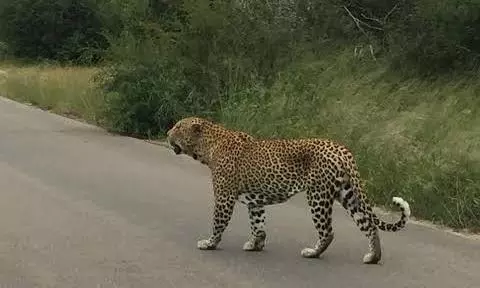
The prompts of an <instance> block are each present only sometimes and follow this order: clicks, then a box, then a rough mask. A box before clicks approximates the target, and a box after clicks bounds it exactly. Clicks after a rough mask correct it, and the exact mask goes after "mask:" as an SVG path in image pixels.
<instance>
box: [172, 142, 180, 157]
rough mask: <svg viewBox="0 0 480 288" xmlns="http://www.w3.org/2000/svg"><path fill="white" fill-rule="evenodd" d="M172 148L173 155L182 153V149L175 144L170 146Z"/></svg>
mask: <svg viewBox="0 0 480 288" xmlns="http://www.w3.org/2000/svg"><path fill="white" fill-rule="evenodd" d="M172 148H173V152H174V153H175V154H177V155H178V154H180V153H182V148H180V146H178V145H177V144H172Z"/></svg>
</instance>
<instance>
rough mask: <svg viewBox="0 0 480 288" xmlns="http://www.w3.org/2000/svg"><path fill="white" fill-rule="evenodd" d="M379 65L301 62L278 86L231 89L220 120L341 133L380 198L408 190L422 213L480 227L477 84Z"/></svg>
mask: <svg viewBox="0 0 480 288" xmlns="http://www.w3.org/2000/svg"><path fill="white" fill-rule="evenodd" d="M382 65H383V64H382V63H379V64H373V63H368V62H367V61H361V60H354V59H352V57H349V55H347V54H337V55H335V56H330V57H327V56H323V57H322V60H314V61H308V62H307V61H305V62H304V63H298V64H296V65H295V66H294V67H291V69H289V71H285V73H283V74H282V75H280V77H279V79H278V80H277V81H276V83H275V84H274V85H273V87H272V88H269V89H265V88H263V87H262V86H259V87H256V88H253V89H251V90H243V91H237V92H236V93H231V94H230V95H231V97H230V98H229V100H228V101H227V102H226V103H224V104H223V111H222V118H223V119H222V120H223V122H225V123H228V124H229V125H230V126H231V127H236V128H239V129H242V130H246V131H250V132H252V133H254V134H256V135H262V136H269V137H270V136H274V137H326V138H331V139H334V140H337V141H340V142H342V143H344V144H346V145H347V146H348V147H350V148H351V150H352V151H353V152H354V153H355V155H356V156H357V160H358V162H359V163H358V164H359V167H360V170H361V175H362V177H363V178H364V179H365V180H366V182H367V189H368V194H369V195H370V198H372V199H373V200H374V202H375V203H377V204H378V205H387V206H389V205H390V203H391V198H392V196H401V197H403V198H404V199H406V200H407V201H409V202H410V204H411V206H412V211H413V215H414V216H415V217H418V218H423V219H428V220H431V221H433V222H435V223H438V224H444V225H447V226H450V227H453V228H458V229H461V228H472V229H475V230H477V229H479V228H480V97H479V95H480V84H479V83H480V82H479V81H478V79H461V78H459V79H451V78H444V79H437V80H435V81H427V80H419V79H401V78H400V77H399V76H398V75H394V74H392V72H387V69H383V68H380V67H382ZM389 207H390V206H389ZM390 208H391V207H390Z"/></svg>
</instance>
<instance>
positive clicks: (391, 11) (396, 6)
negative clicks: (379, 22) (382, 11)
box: [383, 2, 400, 24]
mask: <svg viewBox="0 0 480 288" xmlns="http://www.w3.org/2000/svg"><path fill="white" fill-rule="evenodd" d="M398 4H400V2H398V3H397V4H395V6H393V8H392V10H390V11H388V13H387V15H385V17H383V23H384V24H385V23H386V22H387V19H388V17H390V15H392V13H393V12H395V10H397V8H398Z"/></svg>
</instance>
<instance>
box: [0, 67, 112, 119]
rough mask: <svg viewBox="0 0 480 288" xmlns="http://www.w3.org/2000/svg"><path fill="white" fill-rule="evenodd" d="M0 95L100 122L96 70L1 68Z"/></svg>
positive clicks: (100, 101) (101, 102) (99, 95)
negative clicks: (94, 80)
mask: <svg viewBox="0 0 480 288" xmlns="http://www.w3.org/2000/svg"><path fill="white" fill-rule="evenodd" d="M0 70H1V71H3V72H0V95H2V96H5V97H8V98H11V99H14V100H16V101H19V102H24V103H30V104H32V105H35V106H38V107H40V108H42V109H45V110H50V111H52V112H55V113H58V114H62V115H65V116H69V117H73V118H81V119H84V120H86V121H88V122H91V123H98V122H99V121H100V120H101V119H100V118H99V117H100V116H101V109H102V105H103V102H104V100H103V96H102V94H101V93H99V92H98V90H97V89H96V88H95V86H94V83H93V81H92V79H93V76H94V75H95V73H96V72H97V71H98V69H96V68H79V67H57V66H50V65H25V66H23V65H19V64H15V63H4V64H2V65H0Z"/></svg>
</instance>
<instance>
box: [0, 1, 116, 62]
mask: <svg viewBox="0 0 480 288" xmlns="http://www.w3.org/2000/svg"><path fill="white" fill-rule="evenodd" d="M97 8H98V7H97V5H96V1H93V0H18V1H17V0H4V1H1V4H0V38H1V39H3V41H5V42H6V43H7V44H8V46H9V49H10V52H11V53H12V54H13V56H15V57H19V58H27V59H51V60H59V61H70V62H73V63H77V64H79V63H94V62H97V61H98V60H99V59H100V58H101V56H102V53H103V51H104V50H105V48H106V47H107V44H108V42H107V41H106V38H105V37H104V36H103V34H102V33H103V31H102V30H103V28H104V27H103V26H102V19H101V18H100V15H99V14H98V12H97V11H98V9H97Z"/></svg>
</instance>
